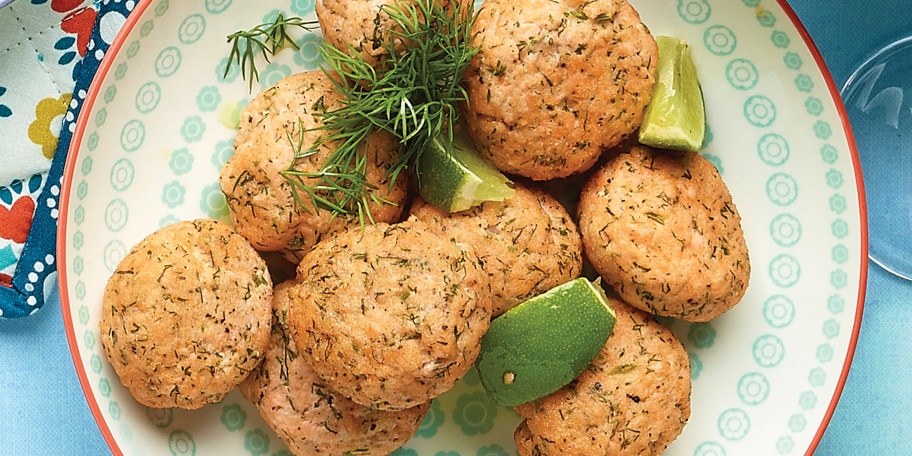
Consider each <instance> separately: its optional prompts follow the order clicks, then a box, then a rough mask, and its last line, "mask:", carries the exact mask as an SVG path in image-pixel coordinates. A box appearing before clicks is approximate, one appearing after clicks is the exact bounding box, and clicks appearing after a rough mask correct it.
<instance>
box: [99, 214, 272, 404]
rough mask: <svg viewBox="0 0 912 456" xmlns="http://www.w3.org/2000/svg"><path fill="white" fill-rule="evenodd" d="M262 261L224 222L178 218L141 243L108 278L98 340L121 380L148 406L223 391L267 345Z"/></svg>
mask: <svg viewBox="0 0 912 456" xmlns="http://www.w3.org/2000/svg"><path fill="white" fill-rule="evenodd" d="M271 301H272V281H271V278H270V275H269V271H268V269H267V268H266V263H265V261H263V259H262V258H260V256H259V254H258V253H257V252H256V250H254V249H253V247H251V245H250V243H249V242H248V241H247V240H246V239H244V237H242V236H241V235H239V234H237V233H236V232H235V231H234V230H233V229H232V228H231V227H230V226H229V225H227V224H225V223H222V222H218V221H214V220H204V219H200V220H195V221H184V222H178V223H175V224H172V225H169V226H166V227H164V228H161V229H159V230H157V231H155V232H153V233H152V234H150V235H149V236H147V237H146V238H144V239H143V240H142V241H140V242H139V243H138V244H136V245H135V246H134V247H133V248H132V249H131V250H130V252H129V253H128V254H127V255H126V256H125V257H124V258H123V259H122V260H121V262H120V263H119V264H118V266H117V269H116V270H115V271H114V274H113V275H112V276H111V278H110V279H109V280H108V283H107V285H106V287H105V291H104V296H103V302H102V311H101V316H102V317H101V322H100V324H99V329H100V332H101V344H102V347H103V348H104V352H105V354H106V355H107V358H108V360H109V361H110V363H111V366H112V367H113V368H114V371H115V372H116V373H117V376H118V377H119V378H120V381H121V382H122V383H123V385H124V386H125V387H126V388H127V390H129V392H130V394H132V395H133V397H134V398H136V400H137V401H138V402H140V403H141V404H143V405H146V406H149V407H156V408H169V407H177V408H183V409H197V408H200V407H202V406H204V405H206V404H208V403H212V402H218V401H220V400H221V399H222V398H223V397H224V396H225V395H226V394H228V392H229V391H231V390H232V389H234V388H235V387H236V386H237V385H238V384H239V383H240V382H241V381H243V380H244V378H246V377H247V375H248V374H249V373H250V371H251V370H253V369H254V368H255V367H256V366H257V365H258V364H259V363H260V360H261V359H262V356H263V353H265V351H266V348H267V347H268V345H269V334H270V326H271V320H272V318H271V311H270V308H271Z"/></svg>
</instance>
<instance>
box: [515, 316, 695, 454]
mask: <svg viewBox="0 0 912 456" xmlns="http://www.w3.org/2000/svg"><path fill="white" fill-rule="evenodd" d="M612 306H613V307H614V309H615V311H616V312H617V323H616V325H615V326H614V331H613V333H612V335H611V337H609V338H608V341H607V342H606V343H605V346H604V347H603V348H602V350H601V352H599V354H598V355H597V356H596V357H595V359H594V360H593V361H592V362H591V363H590V364H589V367H588V368H587V369H586V370H585V371H583V373H582V374H580V375H579V377H577V378H576V379H575V380H573V381H572V382H571V383H570V384H568V385H567V386H565V387H563V388H561V389H560V390H558V391H557V392H555V393H552V394H550V395H548V396H545V397H544V398H541V399H538V400H535V401H532V402H529V403H527V404H523V405H520V406H518V407H516V408H515V410H516V412H517V413H518V414H519V415H520V417H521V418H523V421H522V422H521V423H520V425H519V427H517V429H516V432H515V433H514V439H515V441H516V445H517V448H518V450H519V454H520V455H523V456H526V455H577V456H590V455H591V456H604V455H607V454H610V455H618V456H623V455H658V454H662V452H663V451H664V450H665V448H666V447H667V446H668V445H669V444H670V443H671V442H672V441H673V440H674V439H675V438H677V437H678V435H680V434H681V432H682V431H683V429H684V426H685V425H686V423H687V421H688V419H689V418H690V394H691V387H692V385H691V379H690V360H689V358H688V356H687V352H686V351H685V350H684V346H683V345H682V344H681V342H680V341H679V340H678V339H677V338H676V337H675V335H674V334H673V333H672V332H671V330H669V329H668V328H667V327H665V326H663V325H662V324H660V323H659V322H657V321H656V320H655V318H654V317H653V316H652V315H649V314H647V313H645V312H643V311H641V310H638V309H635V308H633V307H630V306H628V305H626V304H624V303H621V302H618V301H612Z"/></svg>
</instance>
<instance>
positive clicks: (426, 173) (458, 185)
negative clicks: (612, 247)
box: [416, 132, 513, 213]
mask: <svg viewBox="0 0 912 456" xmlns="http://www.w3.org/2000/svg"><path fill="white" fill-rule="evenodd" d="M416 172H417V174H418V194H419V195H421V197H422V198H424V199H425V201H427V202H429V203H431V204H433V205H434V206H436V207H438V208H439V209H441V210H444V211H447V212H451V213H452V212H459V211H463V210H466V209H469V208H471V207H474V206H477V205H479V204H481V203H483V202H485V201H504V200H506V199H509V198H511V197H512V196H513V187H511V186H510V185H511V184H512V182H511V181H510V180H509V179H507V177H506V176H504V175H503V174H502V173H501V172H500V171H499V170H498V169H497V168H495V167H494V165H492V164H491V163H489V162H487V161H485V160H484V159H483V158H481V157H480V156H479V155H478V153H477V152H476V151H475V146H474V145H473V144H472V141H471V139H469V138H468V137H467V135H466V134H464V133H461V132H459V133H457V134H455V135H454V139H453V143H452V144H449V140H448V138H446V137H445V136H443V135H441V136H438V137H437V138H434V140H433V141H431V144H430V147H428V148H427V149H425V150H424V151H422V154H421V158H420V160H418V163H416Z"/></svg>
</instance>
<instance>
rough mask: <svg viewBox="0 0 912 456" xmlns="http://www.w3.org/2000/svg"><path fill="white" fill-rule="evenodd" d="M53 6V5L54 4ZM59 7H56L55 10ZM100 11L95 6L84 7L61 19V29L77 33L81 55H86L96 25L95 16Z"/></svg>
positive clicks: (77, 47) (78, 49)
mask: <svg viewBox="0 0 912 456" xmlns="http://www.w3.org/2000/svg"><path fill="white" fill-rule="evenodd" d="M53 3H77V4H78V3H82V2H72V1H70V2H64V1H60V2H53ZM52 7H53V6H52ZM56 10H57V9H56V8H55V11H56ZM97 15H98V12H97V11H95V9H94V8H82V9H80V10H78V11H75V12H73V13H70V14H69V15H67V16H66V17H65V18H63V20H62V21H60V29H61V30H63V31H64V32H67V33H72V34H74V35H76V50H77V51H78V52H79V55H81V56H83V57H85V53H86V48H88V46H89V39H90V38H91V37H92V28H93V27H95V17H96V16H97Z"/></svg>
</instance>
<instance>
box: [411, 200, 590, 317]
mask: <svg viewBox="0 0 912 456" xmlns="http://www.w3.org/2000/svg"><path fill="white" fill-rule="evenodd" d="M514 189H515V193H514V195H513V197H512V198H509V199H507V200H506V201H503V202H499V201H488V202H485V203H483V204H481V205H480V206H476V207H473V208H471V209H468V210H465V211H461V212H457V213H454V214H448V213H446V212H444V211H442V210H440V209H437V208H436V207H434V206H433V205H432V204H429V203H427V202H425V201H424V200H422V199H420V198H418V199H416V200H415V201H414V202H413V203H412V207H411V209H410V213H411V215H413V216H415V217H417V218H418V219H419V220H422V221H424V222H426V223H427V224H428V225H430V226H431V227H432V229H434V230H435V231H436V232H437V233H438V234H439V235H440V236H447V237H450V236H451V237H454V238H456V239H459V240H461V241H462V242H464V243H466V244H469V245H471V246H472V247H474V248H475V252H476V253H477V254H478V258H479V259H480V260H481V262H482V267H483V269H484V271H485V272H486V273H487V274H488V276H489V278H490V282H491V290H492V291H493V293H494V311H493V316H495V317H496V316H498V315H500V314H502V313H504V312H506V311H507V310H509V309H511V308H513V307H515V306H516V305H518V304H520V303H522V302H523V301H526V300H527V299H529V298H531V297H533V296H537V295H539V294H541V293H544V292H546V291H548V290H550V289H551V288H553V287H555V286H557V285H560V284H562V283H565V282H569V281H570V280H573V279H575V278H577V277H579V275H580V273H581V271H582V268H583V256H582V248H583V247H582V240H581V239H580V234H579V230H578V229H577V227H576V223H575V222H574V221H573V219H572V218H571V217H570V214H569V213H567V210H566V209H564V207H563V206H562V205H561V203H560V202H559V201H558V200H557V199H555V198H554V197H553V196H551V195H550V194H549V193H547V192H545V191H543V190H541V189H539V188H537V187H534V186H529V185H523V184H518V183H517V184H514Z"/></svg>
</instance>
